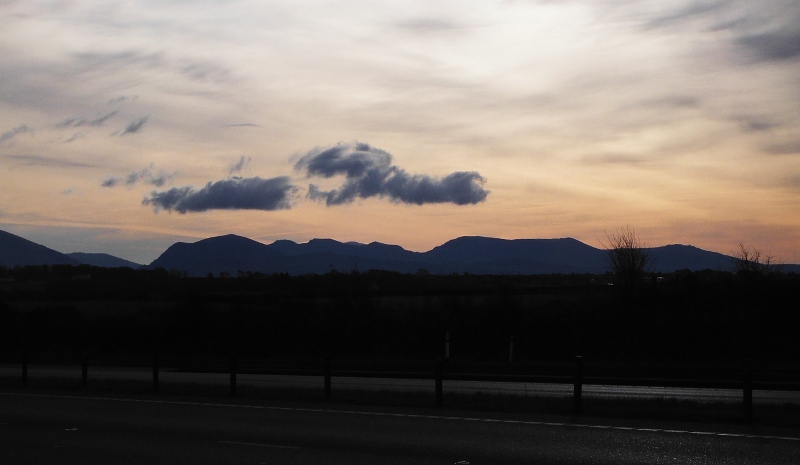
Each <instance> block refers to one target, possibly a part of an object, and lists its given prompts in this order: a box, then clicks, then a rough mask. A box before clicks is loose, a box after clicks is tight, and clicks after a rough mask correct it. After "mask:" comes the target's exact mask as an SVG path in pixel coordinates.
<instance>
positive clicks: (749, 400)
mask: <svg viewBox="0 0 800 465" xmlns="http://www.w3.org/2000/svg"><path fill="white" fill-rule="evenodd" d="M742 365H743V368H744V370H743V373H742V400H743V404H744V421H745V422H747V423H752V422H753V361H752V360H751V359H749V358H746V359H744V360H742Z"/></svg>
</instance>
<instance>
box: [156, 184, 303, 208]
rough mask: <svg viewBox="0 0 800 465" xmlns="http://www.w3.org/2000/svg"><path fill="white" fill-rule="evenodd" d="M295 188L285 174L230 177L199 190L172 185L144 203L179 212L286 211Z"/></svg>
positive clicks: (289, 206)
mask: <svg viewBox="0 0 800 465" xmlns="http://www.w3.org/2000/svg"><path fill="white" fill-rule="evenodd" d="M296 191H297V188H296V187H295V186H294V185H292V183H291V180H290V179H289V177H288V176H279V177H276V178H270V179H262V178H259V177H254V178H241V177H232V178H228V179H223V180H221V181H217V182H213V183H212V182H209V183H208V184H206V185H205V187H203V188H202V189H199V190H196V189H195V188H194V187H192V186H184V187H173V188H172V189H169V190H166V191H163V192H156V191H153V192H152V193H151V194H150V197H146V198H145V199H144V200H143V201H142V204H143V205H152V206H153V209H154V210H155V211H156V212H157V211H159V210H167V211H172V210H175V211H177V212H180V213H186V212H202V211H207V210H268V211H269V210H287V209H289V208H291V203H290V201H291V196H292V194H294V193H295V192H296Z"/></svg>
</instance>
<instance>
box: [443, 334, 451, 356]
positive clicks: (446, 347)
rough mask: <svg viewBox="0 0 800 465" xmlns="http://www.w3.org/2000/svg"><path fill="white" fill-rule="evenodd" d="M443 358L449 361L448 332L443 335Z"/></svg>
mask: <svg viewBox="0 0 800 465" xmlns="http://www.w3.org/2000/svg"><path fill="white" fill-rule="evenodd" d="M444 358H446V359H448V360H449V359H450V331H447V332H446V333H444Z"/></svg>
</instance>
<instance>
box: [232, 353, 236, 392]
mask: <svg viewBox="0 0 800 465" xmlns="http://www.w3.org/2000/svg"><path fill="white" fill-rule="evenodd" d="M231 397H236V356H232V357H231Z"/></svg>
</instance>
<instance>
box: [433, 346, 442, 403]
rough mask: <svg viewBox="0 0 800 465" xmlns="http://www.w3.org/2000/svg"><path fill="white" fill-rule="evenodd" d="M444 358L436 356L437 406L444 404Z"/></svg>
mask: <svg viewBox="0 0 800 465" xmlns="http://www.w3.org/2000/svg"><path fill="white" fill-rule="evenodd" d="M442 371H443V370H442V358H441V357H436V360H435V365H434V373H433V376H434V378H435V382H436V406H437V407H441V406H442V397H443V396H442Z"/></svg>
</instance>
